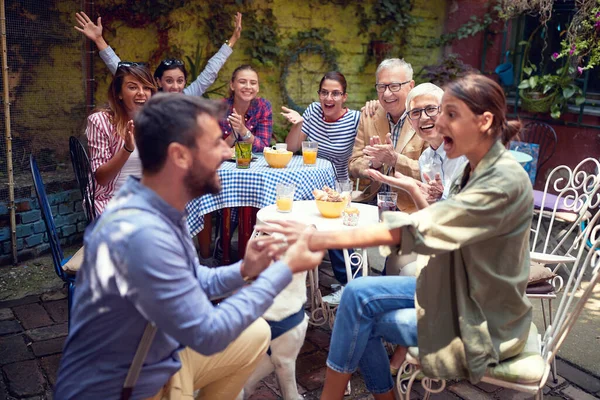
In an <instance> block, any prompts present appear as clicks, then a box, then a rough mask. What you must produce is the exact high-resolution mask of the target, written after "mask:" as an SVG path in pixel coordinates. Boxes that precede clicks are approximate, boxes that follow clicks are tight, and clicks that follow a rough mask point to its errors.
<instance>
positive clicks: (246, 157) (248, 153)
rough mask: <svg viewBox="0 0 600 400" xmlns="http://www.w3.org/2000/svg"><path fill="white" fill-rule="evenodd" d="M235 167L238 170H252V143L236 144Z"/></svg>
mask: <svg viewBox="0 0 600 400" xmlns="http://www.w3.org/2000/svg"><path fill="white" fill-rule="evenodd" d="M233 147H234V148H235V166H236V167H237V168H243V169H247V168H250V161H251V160H252V143H244V142H235V144H234V146H233Z"/></svg>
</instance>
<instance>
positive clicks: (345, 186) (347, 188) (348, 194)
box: [335, 179, 352, 207]
mask: <svg viewBox="0 0 600 400" xmlns="http://www.w3.org/2000/svg"><path fill="white" fill-rule="evenodd" d="M335 190H336V191H337V192H338V193H339V194H340V196H342V198H345V199H346V207H348V206H349V205H350V201H351V200H352V181H351V180H350V179H346V180H339V181H335Z"/></svg>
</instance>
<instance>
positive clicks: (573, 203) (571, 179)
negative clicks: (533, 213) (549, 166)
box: [531, 158, 600, 255]
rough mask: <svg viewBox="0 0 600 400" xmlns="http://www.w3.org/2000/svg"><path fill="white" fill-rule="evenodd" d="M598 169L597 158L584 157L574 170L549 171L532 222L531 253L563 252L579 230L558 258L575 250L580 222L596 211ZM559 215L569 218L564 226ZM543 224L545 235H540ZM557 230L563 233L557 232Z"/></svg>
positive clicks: (599, 181)
mask: <svg viewBox="0 0 600 400" xmlns="http://www.w3.org/2000/svg"><path fill="white" fill-rule="evenodd" d="M598 167H600V162H599V161H598V160H597V159H595V158H586V159H584V160H583V161H581V162H580V163H579V164H577V166H576V167H575V168H574V169H571V168H569V167H568V166H566V165H560V166H558V167H556V168H554V169H553V170H552V171H551V172H550V174H549V175H548V178H547V179H546V184H545V186H544V192H543V193H542V198H541V200H540V203H541V204H540V210H539V213H538V214H537V221H535V220H534V221H533V223H532V231H533V239H532V244H531V251H537V252H541V253H546V254H557V253H558V252H559V251H560V249H563V250H564V248H565V247H564V246H565V245H566V244H567V243H568V242H567V241H568V240H571V239H572V237H571V233H573V232H574V231H575V230H578V232H579V233H578V235H577V236H576V238H575V240H573V243H572V244H571V245H570V246H568V250H567V251H566V252H565V254H561V255H566V254H570V253H571V251H573V250H576V249H577V246H578V244H579V243H580V242H581V238H582V236H583V233H584V232H583V230H581V231H580V230H579V229H580V226H581V223H582V222H583V221H585V220H587V219H589V217H590V211H596V209H597V208H598V207H599V206H600V193H599V188H600V174H598V173H596V171H597V170H596V168H598ZM590 171H593V172H590ZM551 192H554V193H556V195H555V194H552V193H551ZM538 193H539V192H538ZM561 213H567V214H571V216H572V218H571V220H570V221H569V222H568V224H567V226H566V227H565V224H564V221H565V220H564V218H561ZM543 221H547V222H548V227H547V229H546V231H545V233H542V222H543ZM559 225H562V226H559ZM559 228H560V229H562V230H561V231H560V232H559V233H557V230H559Z"/></svg>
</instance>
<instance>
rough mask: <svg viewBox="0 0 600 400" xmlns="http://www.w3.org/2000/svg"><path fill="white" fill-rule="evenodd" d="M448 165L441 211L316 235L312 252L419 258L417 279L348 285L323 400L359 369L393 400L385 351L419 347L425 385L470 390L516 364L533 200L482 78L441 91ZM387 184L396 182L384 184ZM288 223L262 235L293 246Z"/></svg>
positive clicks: (495, 92) (524, 325)
mask: <svg viewBox="0 0 600 400" xmlns="http://www.w3.org/2000/svg"><path fill="white" fill-rule="evenodd" d="M436 126H437V129H438V132H440V134H441V135H442V137H443V140H444V150H445V151H446V154H447V155H448V158H456V157H459V156H462V155H464V156H466V157H467V159H468V161H469V163H468V164H467V165H466V166H465V169H464V171H463V172H462V173H461V174H459V175H458V176H457V177H456V179H454V180H453V182H452V184H451V187H450V193H449V196H448V199H446V200H444V201H440V202H437V203H434V204H432V205H430V206H429V207H426V208H423V209H422V210H419V211H417V212H415V213H413V214H405V213H402V212H386V213H384V214H383V217H384V222H383V223H381V224H378V225H373V226H371V227H367V228H361V229H356V230H350V231H348V230H346V231H341V232H330V231H328V232H314V233H313V235H312V237H311V238H310V239H309V248H310V249H311V250H313V251H316V250H320V249H330V248H349V247H363V248H364V247H372V246H377V245H384V246H386V245H387V246H390V247H393V252H394V253H395V254H396V255H397V254H399V253H410V252H416V253H418V254H419V256H418V259H417V263H418V270H419V273H418V277H416V278H415V277H407V276H381V277H364V278H361V279H356V280H353V281H352V282H350V283H349V284H348V285H347V286H346V289H345V290H344V293H343V295H342V299H341V303H340V305H339V308H338V310H337V315H336V319H335V325H334V327H333V334H332V337H331V346H330V350H329V356H328V359H327V366H328V368H327V373H326V378H325V387H324V389H323V393H322V395H321V399H326V400H332V399H342V398H343V395H344V390H345V388H346V384H347V382H348V380H349V379H350V376H351V374H352V373H353V372H354V371H355V370H356V369H357V368H360V369H361V371H362V374H363V377H364V379H365V383H366V385H367V388H368V389H369V390H370V391H371V392H372V393H373V394H374V396H375V399H386V400H387V399H389V400H391V399H394V395H393V393H392V388H393V381H392V378H391V375H390V371H389V363H388V357H387V352H386V351H385V348H384V346H383V342H382V339H383V340H386V341H388V342H391V343H396V344H400V345H403V346H417V345H418V347H419V359H420V363H421V367H422V369H423V372H424V374H425V375H426V376H429V377H434V378H440V379H462V378H466V379H469V380H471V381H472V382H474V383H476V382H478V381H479V380H481V378H482V377H483V375H484V373H485V371H486V369H487V368H488V366H491V365H494V364H497V363H498V362H501V361H503V360H505V359H507V358H510V357H513V356H515V355H517V354H519V353H520V352H521V351H522V350H523V347H524V345H525V342H526V340H527V336H528V334H529V330H530V327H531V304H530V303H529V301H528V300H527V297H526V296H525V287H526V285H527V278H528V275H529V228H530V225H531V218H532V213H533V195H532V188H531V183H530V182H529V179H528V176H527V173H526V172H525V170H524V169H523V168H522V167H521V166H520V164H519V163H517V162H516V161H515V159H514V158H513V157H512V156H511V155H510V154H509V153H508V151H507V150H506V149H505V148H504V145H503V143H506V142H508V141H509V140H510V139H511V138H513V137H514V136H515V135H516V134H517V133H518V131H519V129H520V123H519V122H516V121H511V122H508V121H507V120H506V99H505V97H504V92H503V90H502V88H501V87H500V86H499V85H498V84H497V83H495V82H494V81H492V80H491V79H489V78H486V77H484V76H482V75H469V76H467V77H465V78H462V79H459V80H457V81H454V82H452V83H450V84H449V85H448V86H447V87H446V90H445V93H444V96H443V100H442V113H441V114H440V116H439V118H438V120H437V124H436ZM391 179H392V180H393V178H391ZM298 225H299V224H297V223H290V222H287V223H285V222H284V223H281V224H276V223H270V225H265V226H263V227H261V228H260V229H261V230H262V231H264V232H281V233H284V234H286V235H287V237H288V242H290V241H291V242H293V241H294V240H295V238H296V237H297V235H298V229H299V226H298Z"/></svg>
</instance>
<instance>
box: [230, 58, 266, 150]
mask: <svg viewBox="0 0 600 400" xmlns="http://www.w3.org/2000/svg"><path fill="white" fill-rule="evenodd" d="M258 91H259V84H258V74H257V73H256V70H255V69H254V68H252V67H251V66H250V65H240V66H239V67H237V68H236V69H235V70H234V71H233V75H232V76H231V82H230V83H229V97H228V98H226V99H225V101H226V102H227V104H228V105H229V111H228V112H227V117H226V118H223V119H222V120H220V121H219V125H220V126H221V131H223V137H224V138H225V142H227V144H228V145H229V146H231V147H233V145H234V143H235V138H236V137H237V138H238V140H240V141H242V142H247V143H252V151H254V152H262V151H263V149H264V148H265V147H268V146H269V145H270V142H271V136H272V135H273V112H272V108H271V103H270V102H269V100H265V99H263V98H260V97H256V96H257V95H258Z"/></svg>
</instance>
